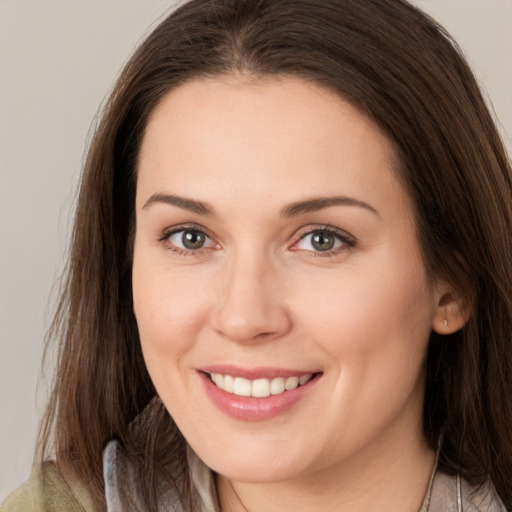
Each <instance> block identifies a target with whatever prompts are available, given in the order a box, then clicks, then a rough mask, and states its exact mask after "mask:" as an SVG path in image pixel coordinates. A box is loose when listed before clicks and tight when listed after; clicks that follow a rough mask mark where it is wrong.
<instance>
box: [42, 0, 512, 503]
mask: <svg viewBox="0 0 512 512" xmlns="http://www.w3.org/2000/svg"><path fill="white" fill-rule="evenodd" d="M240 72H241V73H244V74H247V75H253V76H265V75H292V76H296V77H300V78H303V79H304V80H308V81H312V82H315V83H317V84H320V85H322V86H325V87H328V88H330V89H331V90H333V91H336V92H337V93H338V94H340V95H341V97H343V98H344V99H346V100H348V101H350V102H351V103H352V104H354V105H355V106H356V107H358V108H359V109H360V110H361V111H362V112H364V113H365V114H366V115H368V116H370V117H371V118H372V119H373V120H374V122H375V123H377V125H378V126H379V127H380V128H381V129H382V130H383V131H384V133H385V134H386V135H387V137H388V138H389V140H390V141H391V143H392V144H393V145H394V147H395V150H396V154H397V156H398V162H399V164H398V166H397V174H398V176H399V177H400V179H401V180H402V182H403V183H404V186H405V187H406V189H407V191H408V193H409V194H410V196H411V198H412V200H413V203H414V205H415V215H416V223H417V231H418V237H419V240H420V244H421V247H422V251H423V257H424V261H425V265H426V267H427V269H428V271H429V273H430V275H431V276H432V277H434V276H437V277H440V278H442V279H444V280H446V281H448V282H449V283H451V284H452V286H453V288H454V290H455V291H456V293H457V294H458V295H459V296H460V297H461V298H462V299H463V301H464V303H465V307H466V308H467V310H468V311H470V312H471V313H470V318H469V321H468V323H467V325H466V326H465V327H464V328H463V329H462V330H460V331H459V332H457V333H455V334H453V335H450V336H439V335H436V334H432V336H431V340H430V344H429V349H428V354H427V386H426V396H425V408H424V430H425V434H426V437H427V439H428V440H429V442H430V443H431V445H432V446H435V445H436V443H437V441H438V438H439V436H440V433H441V431H443V432H444V443H443V446H442V450H441V456H440V461H441V464H442V468H443V469H444V470H445V471H447V472H452V473H455V472H458V471H460V472H461V473H462V475H463V476H464V477H465V478H466V479H467V480H469V481H470V482H471V483H473V484H482V483H483V482H484V481H485V480H487V479H490V480H491V481H492V482H493V484H494V486H495V487H496V489H497V491H498V493H499V495H500V497H501V498H502V500H503V501H504V503H505V505H506V506H507V507H512V427H511V426H512V345H511V336H512V334H511V333H512V199H511V198H512V178H511V171H510V162H509V160H508V157H507V155H506V152H505V150H504V148H503V144H502V142H501V140H500V137H499V135H498V133H497V131H496V128H495V126H494V123H493V120H492V117H491V115H490V114H489V111H488V109H487V107H486V104H485V101H484V99H483V98H482V95H481V93H480V91H479V88H478V86H477V83H476V81H475V79H474V77H473V75H472V73H471V71H470V70H469V68H468V65H467V64H466V62H465V60H464V58H463V56H462V54H461V52H460V50H459V49H458V47H457V46H456V44H455V43H454V41H453V40H452V39H451V38H450V36H449V35H448V34H447V33H446V32H445V31H444V30H443V29H442V28H441V27H440V26H439V25H437V24H436V23H435V22H434V21H433V20H432V19H430V18H428V16H426V15H425V14H423V13H422V12H421V11H419V10H418V9H416V8H414V7H412V6H411V5H410V4H409V3H407V2H406V1H404V0H365V1H360V0H322V1H321V2H320V1H318V0H192V1H190V2H187V3H185V4H184V5H182V6H181V7H180V8H179V9H177V10H176V11H175V12H174V13H172V14H171V15H170V16H169V17H168V18H167V19H165V20H164V21H163V22H162V23H161V24H160V25H159V26H158V27H157V28H156V29H155V30H154V31H153V33H151V34H150V36H149V37H148V38H147V40H146V41H145V42H144V43H143V44H142V45H141V46H140V47H139V49H138V50H137V51H136V53H135V55H134V56H133V57H132V59H131V60H130V62H129V63H128V64H127V66H126V68H125V69H124V71H123V73H122V74H121V76H120V78H119V80H118V82H117V84H116V86H115V88H114V90H113V92H112V94H111V97H110V99H109V101H108V102H107V104H106V107H105V109H104V112H103V116H102V119H101V122H100V124H99V126H98V128H97V130H96V133H95V136H94V138H93V140H92V143H91V146H90V149H89V153H88V158H87V161H86V164H85V168H84V172H83V176H82V181H81V188H80V195H79V200H78V205H77V212H76V221H75V227H74V232H73V239H72V246H71V254H70V260H69V269H68V273H67V280H66V282H65V285H64V288H63V294H62V300H61V303H60V307H59V309H58V311H57V314H56V317H55V322H54V324H53V329H52V331H51V332H50V338H52V339H55V340H57V341H58V342H59V347H60V348H59V365H58V373H57V376H56V381H55V387H54V391H53V394H52V397H51V401H50V404H49V407H48V411H47V414H46V417H45V420H44V422H43V424H42V428H41V437H40V450H41V453H42V454H43V456H44V454H45V453H48V448H49V447H50V439H53V443H54V451H55V456H56V459H57V462H58V464H59V465H60V466H61V467H62V468H68V469H70V470H72V471H74V472H75V474H77V475H78V476H79V478H81V479H82V480H83V481H84V482H87V484H88V485H89V487H90V489H91V490H92V492H93V493H94V495H95V496H96V498H97V499H98V500H99V501H101V500H102V485H103V482H102V476H101V475H102V471H101V465H102V461H101V456H102V450H103V448H104V447H105V445H106V443H107V442H108V441H109V440H110V439H113V438H116V439H118V440H119V441H120V442H121V444H123V445H124V447H125V449H126V451H127V453H128V454H129V456H130V457H131V458H132V461H133V463H134V465H135V467H137V468H139V469H140V474H141V476H142V475H143V476H144V478H141V481H142V483H141V496H142V497H143V499H144V502H145V503H146V505H147V509H148V510H153V509H155V508H156V503H157V501H158V493H159V492H160V491H161V489H160V487H159V485H157V483H158V482H161V481H164V480H165V478H167V479H169V475H170V474H171V473H172V474H175V475H177V474H179V475H181V476H184V477H185V480H186V478H187V467H186V462H185V460H186V459H185V446H186V443H185V441H184V439H183V437H182V436H181V434H180V433H179V432H178V430H177V428H176V426H175V425H174V423H173V421H172V419H171V418H170V417H169V415H168V414H167V413H166V411H165V410H164V408H163V406H162V405H161V403H159V401H158V399H155V398H154V397H155V395H156V392H155V389H154V387H153V385H152V383H151V379H150V377H149V375H148V373H147V370H146V368H145V364H144V361H143V357H142V353H141V348H140V343H139V339H138V333H137V326H136V322H135V319H134V316H133V313H132V296H131V249H132V239H133V233H134V196H135V183H136V169H137V157H138V150H139V146H140V143H141V139H142V137H143V134H144V128H145V126H146V123H147V120H148V116H149V115H150V114H151V112H152V111H153V109H154V108H155V106H156V105H157V104H158V103H159V101H160V100H161V99H162V97H163V96H164V95H165V94H166V93H167V92H168V91H170V90H171V89H172V88H174V87H176V86H177V85H178V84H182V83H184V82H186V81H189V80H192V79H194V78H200V77H208V76H219V75H226V74H231V73H240ZM148 404H149V405H148ZM144 410H145V413H144V414H145V415H146V417H145V419H144V421H134V420H135V419H136V418H141V417H142V416H144V415H142V416H141V412H142V411H144ZM148 418H149V419H148ZM134 425H138V427H136V428H135V427H134ZM141 431H142V432H143V435H139V434H137V432H139V433H140V432H141ZM170 466H172V467H173V469H172V471H170V470H169V468H170ZM184 489H185V488H184V487H183V488H182V491H183V499H184V500H187V499H190V497H191V495H189V494H187V491H186V490H184ZM187 496H188V497H187Z"/></svg>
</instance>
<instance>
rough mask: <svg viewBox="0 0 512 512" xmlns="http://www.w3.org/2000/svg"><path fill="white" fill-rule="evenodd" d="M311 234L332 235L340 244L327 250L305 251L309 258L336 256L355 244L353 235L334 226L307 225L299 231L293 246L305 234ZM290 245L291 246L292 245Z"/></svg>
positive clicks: (304, 236) (305, 235)
mask: <svg viewBox="0 0 512 512" xmlns="http://www.w3.org/2000/svg"><path fill="white" fill-rule="evenodd" d="M312 234H322V235H328V236H333V237H334V238H336V239H337V240H339V241H340V242H341V243H342V245H341V246H340V247H336V248H334V249H331V250H327V251H305V252H306V253H307V255H308V257H310V258H326V257H333V256H337V255H339V254H340V253H342V252H345V251H346V250H348V249H351V248H353V247H355V246H356V243H357V240H356V238H355V237H353V236H352V235H350V234H349V233H347V232H346V231H343V230H341V229H338V228H335V227H333V226H325V225H318V226H308V227H307V228H306V229H304V230H301V231H299V233H298V240H297V241H296V242H294V244H293V246H295V245H296V244H298V243H299V242H300V241H301V240H304V239H305V238H306V237H307V236H309V235H312ZM293 246H292V247H293ZM294 250H296V251H300V250H301V249H294Z"/></svg>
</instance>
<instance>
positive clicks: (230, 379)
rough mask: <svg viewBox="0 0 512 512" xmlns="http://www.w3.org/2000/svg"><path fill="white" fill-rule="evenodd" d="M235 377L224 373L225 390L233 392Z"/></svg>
mask: <svg viewBox="0 0 512 512" xmlns="http://www.w3.org/2000/svg"><path fill="white" fill-rule="evenodd" d="M234 380H235V379H233V377H231V375H224V387H223V388H222V389H223V390H224V391H227V392H228V393H233V382H234Z"/></svg>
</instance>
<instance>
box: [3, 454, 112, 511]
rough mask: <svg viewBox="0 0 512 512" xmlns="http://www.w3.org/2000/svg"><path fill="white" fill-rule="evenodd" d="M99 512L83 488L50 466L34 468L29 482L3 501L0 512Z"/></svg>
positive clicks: (52, 464)
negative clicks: (64, 511)
mask: <svg viewBox="0 0 512 512" xmlns="http://www.w3.org/2000/svg"><path fill="white" fill-rule="evenodd" d="M62 510H66V511H68V512H103V509H102V507H101V506H99V505H98V504H95V503H94V502H93V499H92V497H91V495H90V494H89V492H88V491H87V489H86V487H85V486H84V485H83V484H81V483H80V482H79V481H78V480H76V479H74V478H72V477H65V476H64V475H63V474H62V473H61V472H60V470H59V469H58V467H57V465H56V464H55V463H54V462H45V463H44V464H43V465H42V466H39V467H36V468H35V469H34V470H33V471H32V474H31V475H30V478H29V479H28V480H27V481H26V482H25V483H24V484H23V485H22V486H21V487H20V488H19V489H17V490H15V491H14V492H13V493H12V494H10V495H9V496H8V497H7V500H6V501H5V502H4V503H3V505H2V506H1V507H0V511H1V512H43V511H44V512H57V511H62Z"/></svg>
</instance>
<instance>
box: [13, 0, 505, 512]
mask: <svg viewBox="0 0 512 512" xmlns="http://www.w3.org/2000/svg"><path fill="white" fill-rule="evenodd" d="M511 197H512V180H511V173H510V165H509V161H508V159H507V155H506V154H505V151H504V149H503V146H502V144H501V141H500V139H499V136H498V135H497V132H496V129H495V127H494V125H493V122H492V119H491V117H490V115H489V113H488V111H487V109H486V107H485V103H484V101H483V99H482V96H481V94H480V92H479V90H478V87H477V85H476V83H475V80H474V78H473V76H472V74H471V72H470V71H469V69H468V67H467V65H466V64H465V62H464V60H463V58H462V57H461V56H460V54H459V53H458V51H457V49H456V47H455V45H454V43H453V42H452V41H451V40H450V39H449V37H448V36H447V35H446V34H445V33H444V32H443V30H442V29H441V28H440V27H438V26H436V25H435V23H434V22H433V21H432V20H429V19H428V18H427V17H425V15H423V14H422V13H421V12H419V11H418V10H416V9H415V8H413V7H412V6H410V5H409V4H408V3H406V2H404V1H401V0H385V1H383V0H369V1H367V2H358V1H356V0H328V1H325V2H317V1H314V0H293V1H291V0H257V1H254V0H251V1H249V0H242V1H241V0H193V1H191V2H188V3H185V4H184V5H183V6H182V7H180V8H179V9H178V10H177V11H175V12H174V13H173V14H172V15H171V16H170V17H169V18H167V19H166V20H165V21H164V22H163V23H162V24H161V25H160V26H159V27H158V28H157V29H156V30H155V31H154V32H153V33H152V34H151V35H150V36H149V37H148V39H147V40H146V42H145V43H143V44H142V46H141V47H140V48H139V49H138V50H137V52H136V54H135V55H134V57H133V58H132V59H131V61H130V62H129V63H128V65H127V67H126V68H125V70H124V72H123V73H122V75H121V77H120V79H119V81H118V84H117V86H116V88H115V89H114V91H113V93H112V96H111V98H110V100H109V102H108V105H107V107H106V111H105V114H104V117H103V120H102V122H101V124H100V126H99V128H98V130H97V133H96V135H95V137H94V140H93V142H92V145H91V148H90V151H89V156H88V159H87V162H86V166H85V170H84V174H83V177H82V184H81V192H80V198H79V202H78V206H77V214H76V223H75V230H74V235H73V247H72V254H71V259H70V266H69V272H68V280H67V283H66V286H65V290H64V294H63V297H62V301H61V304H60V308H59V311H58V313H57V316H56V321H55V323H54V328H53V331H52V333H51V335H52V337H53V338H55V339H60V360H59V368H58V374H57V378H56V382H55V388H54V392H53V395H52V399H51V402H50V404H49V408H48V412H47V416H46V418H45V421H44V423H43V427H42V429H41V437H40V459H41V461H42V460H44V459H45V458H48V453H51V452H50V448H51V446H52V443H53V446H54V455H53V456H52V457H51V458H53V459H55V462H45V463H44V464H43V463H40V464H39V466H37V468H36V471H35V473H34V476H33V477H32V480H31V481H30V482H29V483H28V484H27V485H26V486H25V487H23V488H22V489H20V490H19V491H18V492H17V493H15V494H14V495H13V496H12V497H11V498H10V501H9V500H8V502H7V503H6V505H5V510H8V511H9V510H30V507H32V508H33V509H35V510H40V509H44V508H45V507H46V508H47V509H50V510H52V509H54V510H64V509H65V510H73V509H74V508H73V507H75V508H76V509H77V510H83V509H85V510H105V509H108V510H187V511H188V510H208V511H213V510H221V511H222V512H232V511H239V510H250V511H253V510H268V511H273V510H276V511H277V510H289V509H295V510H303V511H306V510H318V509H321V510H336V511H343V510H365V511H366V510H379V511H383V510H393V511H401V510H403V511H416V510H421V511H427V510H428V511H430V512H435V511H436V510H471V509H472V508H471V507H473V509H474V510H482V511H503V510H506V508H505V507H507V508H511V507H512V494H511V492H512V491H511V489H512V486H511V485H510V484H511V475H512V432H511V429H510V427H509V426H510V424H511V423H512V383H511V375H512V355H511V351H510V332H511V327H512V326H511V323H512V261H511V257H512V256H511V255H512V247H511V244H512V239H511V236H510V233H511V227H512V201H511ZM29 503H30V505H29ZM80 507H82V508H80Z"/></svg>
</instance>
